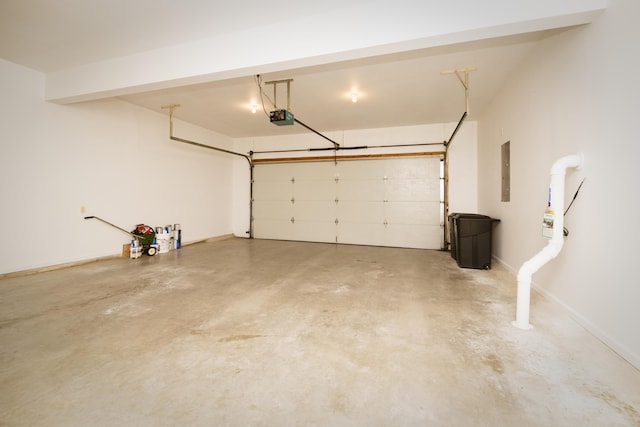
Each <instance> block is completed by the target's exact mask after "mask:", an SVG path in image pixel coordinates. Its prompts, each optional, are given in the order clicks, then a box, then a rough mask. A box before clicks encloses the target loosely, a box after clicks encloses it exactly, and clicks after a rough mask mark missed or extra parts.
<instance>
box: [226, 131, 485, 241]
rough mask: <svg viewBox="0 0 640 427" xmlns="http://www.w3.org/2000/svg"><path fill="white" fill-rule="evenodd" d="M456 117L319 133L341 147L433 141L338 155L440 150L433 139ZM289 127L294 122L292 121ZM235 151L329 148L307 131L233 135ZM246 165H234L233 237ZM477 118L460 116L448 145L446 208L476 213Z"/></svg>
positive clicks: (245, 188)
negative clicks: (245, 135)
mask: <svg viewBox="0 0 640 427" xmlns="http://www.w3.org/2000/svg"><path fill="white" fill-rule="evenodd" d="M456 125H457V122H451V123H442V124H431V125H419V126H404V127H393V128H377V129H360V130H348V131H333V132H325V133H323V134H324V135H325V136H327V137H328V138H330V139H332V140H333V141H335V142H337V143H339V144H340V145H341V146H343V147H359V146H369V147H371V146H376V145H402V144H423V143H429V144H431V143H435V144H437V145H430V146H414V147H396V148H370V149H367V150H348V151H346V150H345V151H343V152H340V153H339V154H340V155H356V154H377V153H403V152H404V153H406V152H425V151H428V152H434V151H443V150H444V146H443V145H441V144H439V143H441V142H443V141H445V140H447V139H449V137H450V136H451V134H452V132H453V130H454V129H455V127H456ZM294 126H295V125H294ZM234 146H235V151H236V152H238V153H242V154H248V153H249V152H251V151H253V152H256V153H258V152H260V151H269V150H300V149H302V150H306V149H308V148H325V147H328V148H331V147H332V143H331V142H329V141H327V140H326V139H323V138H322V137H320V136H318V135H315V134H313V133H310V132H306V133H300V134H296V135H283V136H270V137H261V138H237V139H235V141H234ZM332 153H333V151H320V152H318V151H314V152H308V151H302V152H292V153H271V154H255V156H254V157H255V159H263V158H279V157H308V156H317V155H330V154H332ZM249 173H250V172H249V167H248V164H247V162H246V161H245V160H243V159H238V160H236V161H235V164H234V202H233V203H234V204H233V206H234V207H233V210H234V214H233V219H234V221H233V231H234V234H235V235H236V236H239V237H243V236H247V231H248V230H249V203H248V200H249V188H250V186H249ZM476 173H477V123H476V122H474V121H465V122H464V123H463V125H462V127H461V128H460V130H459V131H458V133H457V135H456V137H455V139H454V140H453V142H452V144H451V145H450V149H449V179H450V184H449V188H450V192H449V194H450V199H449V207H450V212H477V185H476Z"/></svg>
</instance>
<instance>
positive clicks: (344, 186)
mask: <svg viewBox="0 0 640 427" xmlns="http://www.w3.org/2000/svg"><path fill="white" fill-rule="evenodd" d="M381 183H382V180H381V179H376V180H372V179H366V180H365V179H357V180H340V181H339V182H338V185H337V186H336V190H337V197H338V200H340V201H343V200H362V201H373V200H377V201H382V200H383V199H384V194H385V188H384V187H383V186H382V185H381Z"/></svg>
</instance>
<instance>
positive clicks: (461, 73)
mask: <svg viewBox="0 0 640 427" xmlns="http://www.w3.org/2000/svg"><path fill="white" fill-rule="evenodd" d="M472 71H478V67H466V68H456V69H454V70H447V71H441V72H440V74H443V75H446V74H455V75H456V77H458V80H460V83H462V86H463V87H464V103H465V111H466V112H467V114H469V73H470V72H472Z"/></svg>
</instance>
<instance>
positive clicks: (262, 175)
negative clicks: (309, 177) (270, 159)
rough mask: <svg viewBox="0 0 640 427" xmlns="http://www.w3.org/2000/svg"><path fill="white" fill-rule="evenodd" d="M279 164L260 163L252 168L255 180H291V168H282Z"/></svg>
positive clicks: (292, 172) (292, 173)
mask: <svg viewBox="0 0 640 427" xmlns="http://www.w3.org/2000/svg"><path fill="white" fill-rule="evenodd" d="M281 166H282V165H279V164H275V163H274V164H261V165H260V166H259V167H254V168H253V179H254V180H255V181H278V182H291V178H293V175H294V174H295V172H294V171H293V170H292V169H291V168H283V167H281Z"/></svg>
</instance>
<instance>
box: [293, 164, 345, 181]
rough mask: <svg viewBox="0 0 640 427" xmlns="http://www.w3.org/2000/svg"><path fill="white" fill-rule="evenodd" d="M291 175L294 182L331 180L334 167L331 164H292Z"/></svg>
mask: <svg viewBox="0 0 640 427" xmlns="http://www.w3.org/2000/svg"><path fill="white" fill-rule="evenodd" d="M290 165H291V171H292V172H291V174H292V177H293V178H294V179H295V182H298V181H301V180H332V179H333V175H334V173H335V166H334V165H333V164H332V162H302V163H292V164H290Z"/></svg>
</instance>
